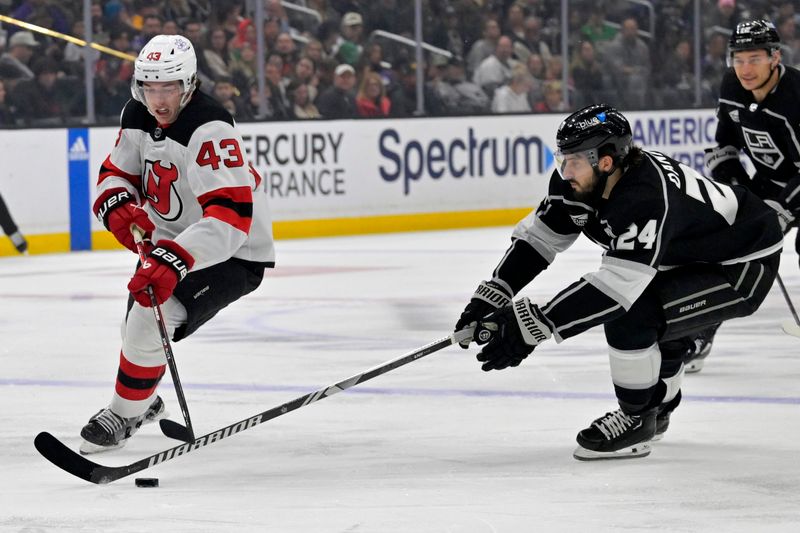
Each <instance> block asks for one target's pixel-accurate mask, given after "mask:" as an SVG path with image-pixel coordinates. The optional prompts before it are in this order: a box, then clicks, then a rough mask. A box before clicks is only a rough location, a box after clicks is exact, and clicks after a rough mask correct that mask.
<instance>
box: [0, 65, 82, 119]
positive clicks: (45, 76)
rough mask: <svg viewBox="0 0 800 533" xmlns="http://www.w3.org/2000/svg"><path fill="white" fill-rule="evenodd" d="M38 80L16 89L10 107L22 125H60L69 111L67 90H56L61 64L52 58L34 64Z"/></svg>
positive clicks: (19, 84)
mask: <svg viewBox="0 0 800 533" xmlns="http://www.w3.org/2000/svg"><path fill="white" fill-rule="evenodd" d="M33 72H34V75H35V77H34V79H32V80H24V81H21V82H19V83H18V84H17V85H16V86H14V90H13V91H12V92H11V94H10V95H9V97H10V98H9V105H10V107H11V109H12V112H13V113H14V115H15V116H16V118H17V120H18V122H21V123H22V124H24V125H26V126H36V125H55V124H60V123H61V122H62V120H63V119H64V118H65V117H66V116H67V114H68V112H69V109H68V108H67V105H66V102H65V100H64V97H65V96H66V95H64V92H63V91H60V90H59V89H58V87H56V79H57V77H58V64H57V63H56V62H55V61H53V60H52V59H50V58H48V57H41V58H39V59H37V60H36V61H34V62H33Z"/></svg>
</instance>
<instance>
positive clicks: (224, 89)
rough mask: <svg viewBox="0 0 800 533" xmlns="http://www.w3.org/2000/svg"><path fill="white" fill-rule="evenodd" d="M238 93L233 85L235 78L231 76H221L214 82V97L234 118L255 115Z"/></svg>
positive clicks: (239, 118)
mask: <svg viewBox="0 0 800 533" xmlns="http://www.w3.org/2000/svg"><path fill="white" fill-rule="evenodd" d="M236 93H237V90H236V87H235V86H234V85H233V79H231V78H229V77H220V78H219V79H217V82H216V83H215V84H214V93H213V94H214V98H216V100H217V101H218V102H219V103H220V104H222V107H224V108H225V109H226V110H227V111H228V113H230V114H231V115H232V116H233V118H234V119H236V120H250V119H252V118H253V117H252V116H251V115H250V114H249V113H248V111H247V109H246V106H245V105H244V102H243V101H242V100H241V98H239V96H238V95H237V94H236Z"/></svg>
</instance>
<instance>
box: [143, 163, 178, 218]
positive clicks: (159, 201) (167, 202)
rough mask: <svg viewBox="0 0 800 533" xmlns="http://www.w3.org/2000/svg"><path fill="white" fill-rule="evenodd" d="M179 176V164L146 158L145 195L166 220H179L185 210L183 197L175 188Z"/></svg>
mask: <svg viewBox="0 0 800 533" xmlns="http://www.w3.org/2000/svg"><path fill="white" fill-rule="evenodd" d="M178 177H179V176H178V165H176V164H174V163H169V166H167V164H166V162H162V161H149V160H145V167H144V180H145V182H144V195H145V196H146V197H147V199H148V200H149V202H150V205H152V206H153V209H154V210H155V211H156V213H158V215H159V216H160V217H161V218H163V219H164V220H170V221H172V220H177V219H178V218H180V216H181V213H182V212H183V204H182V203H181V197H180V196H178V191H177V190H176V189H175V182H176V181H178Z"/></svg>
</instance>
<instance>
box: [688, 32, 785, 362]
mask: <svg viewBox="0 0 800 533" xmlns="http://www.w3.org/2000/svg"><path fill="white" fill-rule="evenodd" d="M728 48H729V57H728V63H729V66H731V67H733V68H731V69H730V71H728V72H727V73H726V74H725V76H724V77H723V79H722V83H721V85H720V94H719V105H718V107H717V118H718V120H719V122H718V124H717V133H716V136H715V140H716V141H717V144H718V146H715V147H713V148H709V149H707V150H706V165H707V167H708V169H709V171H710V173H711V176H712V177H713V178H714V179H715V180H717V181H722V182H724V183H738V184H741V185H744V186H746V187H747V188H748V189H750V190H751V191H753V192H754V193H756V194H757V195H758V196H759V197H760V198H762V199H763V200H764V201H765V202H766V203H767V204H768V205H769V206H770V207H772V208H773V209H774V210H775V212H776V213H777V215H778V219H779V221H780V224H781V228H782V229H783V231H784V233H786V232H787V231H788V230H789V229H791V228H792V227H794V226H795V225H796V219H797V217H798V216H800V107H798V102H800V71H798V70H797V69H795V68H792V67H790V66H786V65H783V64H781V52H780V37H779V35H778V32H777V31H776V29H775V26H774V25H773V24H772V23H771V22H768V21H765V20H754V21H749V22H742V23H740V24H738V25H737V26H736V30H735V31H734V32H733V35H731V38H730V42H729V46H728ZM741 152H744V153H745V154H746V155H747V157H748V158H749V159H750V161H751V162H752V163H753V166H754V167H755V174H754V175H753V176H750V175H749V174H748V173H747V171H746V170H745V168H744V167H743V166H742V163H741V161H740V159H739V156H740V154H741ZM795 249H796V250H797V251H798V252H799V253H800V233H798V235H797V237H796V239H795ZM704 348H705V349H704V350H698V351H696V353H695V356H694V358H692V359H691V360H690V361H689V362H688V363H687V367H686V368H687V372H691V371H694V372H696V371H699V370H700V369H701V368H702V367H703V364H704V361H703V359H704V358H705V356H706V355H707V354H708V348H710V346H708V345H704Z"/></svg>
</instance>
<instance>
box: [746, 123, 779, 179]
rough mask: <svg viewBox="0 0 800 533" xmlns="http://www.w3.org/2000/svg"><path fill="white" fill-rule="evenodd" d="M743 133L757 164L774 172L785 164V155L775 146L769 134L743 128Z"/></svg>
mask: <svg viewBox="0 0 800 533" xmlns="http://www.w3.org/2000/svg"><path fill="white" fill-rule="evenodd" d="M742 133H743V134H744V140H745V142H746V143H747V148H748V150H749V151H750V156H751V157H752V158H753V159H755V160H756V161H757V162H759V163H761V164H762V165H764V166H766V167H769V168H771V169H772V170H775V169H777V168H778V167H779V166H780V164H781V163H783V160H784V157H783V154H782V153H781V151H780V150H779V149H778V147H777V146H775V142H774V141H773V140H772V136H771V135H770V134H769V132H767V131H758V130H751V129H750V128H745V127H742Z"/></svg>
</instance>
